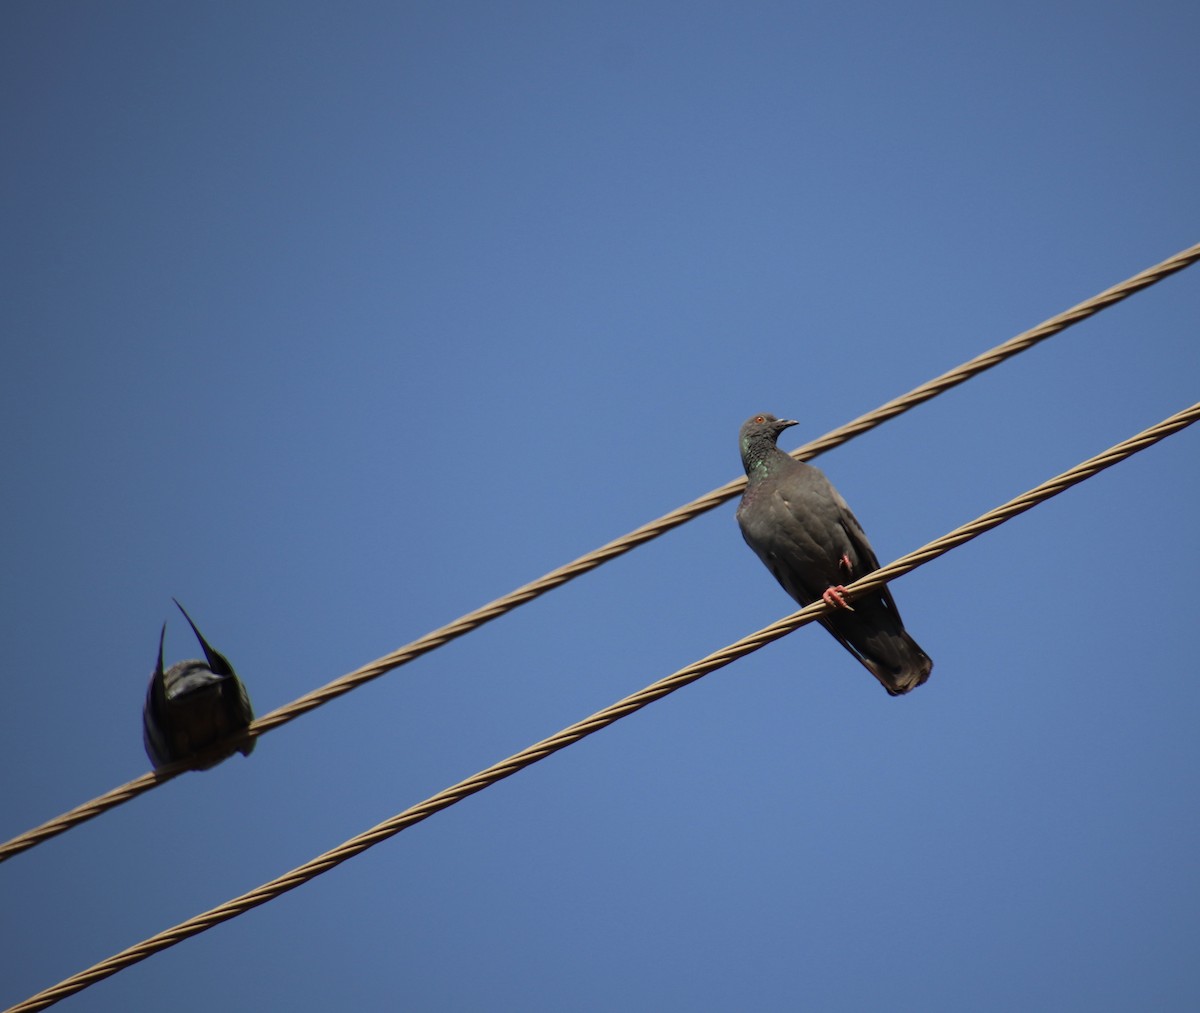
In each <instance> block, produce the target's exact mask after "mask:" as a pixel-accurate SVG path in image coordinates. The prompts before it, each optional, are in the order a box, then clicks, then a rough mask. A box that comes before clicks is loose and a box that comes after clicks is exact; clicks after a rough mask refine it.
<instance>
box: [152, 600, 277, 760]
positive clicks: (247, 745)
mask: <svg viewBox="0 0 1200 1013" xmlns="http://www.w3.org/2000/svg"><path fill="white" fill-rule="evenodd" d="M171 600H172V601H175V599H174V598H172V599H171ZM175 604H176V605H178V606H179V611H180V612H182V613H183V618H184V619H186V620H187V621H188V625H189V626H191V628H192V632H193V633H195V634H196V639H197V640H199V641H200V647H201V648H202V649H203V651H204V658H205V660H204V661H200V660H199V659H192V660H189V661H180V662H178V663H177V664H174V665H172V666H171V667H170V668H168V669H167V670H166V671H165V672H164V671H163V639H164V637H165V636H166V633H167V624H166V623H163V628H162V632H161V633H160V634H159V637H158V664H157V666H156V667H155V669H154V674H153V675H152V676H151V677H150V687H149V689H147V690H146V706H145V708H144V709H143V711H142V739H143V741H144V742H145V745H146V755H147V756H149V757H150V762H151V763H152V764H154V766H155V767H162V766H165V765H166V764H168V763H173V762H175V761H176V760H184V759H189V758H191V757H196V756H200V757H202V759H201V761H200V762H198V763H197V764H196V765H195V766H196V769H198V770H207V769H208V768H209V767H212V766H215V765H216V764H218V763H220V762H221V761H222V760H224V759H226V758H227V757H229V756H232V755H233V753H234V752H236V751H238V750H240V751H241V753H242V755H243V756H249V755H250V753H251V752H252V751H253V749H254V739H244V740H241V741H239V739H238V737H237V733H238V732H240V731H242V730H243V729H244V728H245V727H246V726H247V725H248V724H250V722H251V721H253V720H254V709H253V708H252V707H251V706H250V697H249V695H248V694H247V693H246V687H245V686H243V685H242V680H241V679H239V678H238V677H237V673H236V672H235V671H234V670H233V666H232V665H230V664H229V661H228V659H227V658H226V657H225V656H224V655H223V654H221V653H220V652H218V651H215V650H213V648H212V647H211V646H209V643H208V641H207V640H205V639H204V636H203V634H202V633H201V632H200V631H199V630H198V629H197V628H196V624H195V623H194V622H192V617H191V616H189V615H188V614H187V611H186V610H185V609H184V607H183V606H182V605H179V602H177V601H176V602H175ZM229 740H231V741H230V745H229V748H228V749H224V750H219V751H218V750H216V749H215V748H214V747H217V746H218V745H219V744H220V743H221V742H224V741H229Z"/></svg>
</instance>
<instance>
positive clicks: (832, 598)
mask: <svg viewBox="0 0 1200 1013" xmlns="http://www.w3.org/2000/svg"><path fill="white" fill-rule="evenodd" d="M845 593H846V589H845V588H844V587H843V586H842V585H841V584H838V585H836V586H835V587H830V588H826V589H825V593H824V594H822V595H821V597H822V598H824V599H825V604H827V605H832V606H833V607H834V608H835V609H846V611H848V612H853V611H854V606H853V605H851V604H850V603H849V602H848V601H846V599H845V598H843V597H842V596H843V595H844V594H845Z"/></svg>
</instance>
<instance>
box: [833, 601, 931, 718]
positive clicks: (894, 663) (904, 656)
mask: <svg viewBox="0 0 1200 1013" xmlns="http://www.w3.org/2000/svg"><path fill="white" fill-rule="evenodd" d="M889 606H890V607H889ZM821 624H822V625H823V626H824V627H825V629H827V630H828V631H829V632H830V633H832V634H833V635H834V636H835V637H836V638H837V639H838V642H839V643H841V645H842V646H843V647H844V648H846V650H847V651H849V652H850V653H851V654H853V655H854V656H855V657H856V658H857V659H858V660H859V661H861V662H862V664H863V667H865V668H866V669H867V671H869V672H870V673H871V674H872V675H873V676H875V678H876V679H878V680H879V683H880V685H882V686H883V688H884V689H886V690H887V691H888V693H889V694H890V695H892V696H900V695H901V694H903V693H907V692H908V691H909V690H912V689H916V688H917V687H918V686H920V685H921V684H922V683H923V682H924V681H925V680H926V679H928V678H929V673H930V672H931V671H933V662H932V661H931V660H930V658H929V655H928V654H926V653H925V652H924V651H922V650H921V648H920V647H919V646H917V642H916V641H915V640H913V638H912V637H910V636H909V635H908V632H907V631H906V630H905V629H904V625H903V624H902V623H901V621H900V615H899V613H898V612H897V611H896V609H895V605H894V604H891V603H890V602H889V603H885V602H884V601H883V600H882V599H881V598H869V597H868V598H866V599H863V598H859V599H858V600H857V601H855V602H854V611H853V612H850V611H845V612H842V611H838V612H836V613H834V614H832V615H829V616H826V617H825V618H824V619H822V620H821Z"/></svg>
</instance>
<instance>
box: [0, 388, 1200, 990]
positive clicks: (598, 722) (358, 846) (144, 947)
mask: <svg viewBox="0 0 1200 1013" xmlns="http://www.w3.org/2000/svg"><path fill="white" fill-rule="evenodd" d="M1197 419H1200V402H1198V403H1196V404H1194V405H1192V406H1191V407H1190V408H1187V409H1184V410H1183V411H1181V412H1179V413H1177V414H1175V415H1172V416H1171V417H1170V418H1169V419H1166V420H1165V421H1163V422H1160V423H1159V424H1158V425H1156V426H1152V427H1151V428H1149V429H1146V430H1144V431H1143V432H1141V433H1138V435H1137V436H1134V437H1131V438H1130V439H1128V440H1125V441H1124V442H1122V443H1118V444H1117V445H1116V446H1115V447H1111V448H1110V449H1108V450H1106V451H1104V452H1103V453H1102V454H1097V455H1096V456H1095V457H1092V458H1090V459H1089V460H1087V461H1084V462H1083V463H1082V464H1079V465H1076V466H1075V467H1074V468H1071V469H1070V470H1069V471H1065V472H1063V473H1062V474H1061V475H1058V476H1056V477H1054V478H1052V479H1050V480H1049V481H1047V482H1043V483H1042V484H1041V485H1039V486H1037V487H1036V488H1034V489H1030V490H1029V491H1028V492H1026V493H1024V494H1023V495H1021V496H1018V497H1016V498H1015V499H1012V500H1009V501H1008V502H1007V503H1005V504H1003V505H1002V506H998V507H996V508H995V509H994V510H989V511H988V512H987V513H985V514H983V515H982V516H981V517H978V518H976V519H975V520H973V521H971V522H970V523H968V524H964V525H962V526H961V527H959V528H956V529H955V530H954V531H951V532H950V533H949V534H946V535H943V536H942V537H941V538H938V539H935V540H934V541H932V542H929V543H928V544H927V545H924V546H922V547H921V548H919V549H917V550H916V551H914V552H910V553H908V554H907V555H905V556H901V557H900V558H899V559H897V560H896V561H895V562H893V563H889V564H888V565H887V566H885V567H882V568H881V569H879V570H876V571H874V572H873V573H870V574H868V575H867V576H865V577H862V578H861V579H859V580H856V581H855V582H854V583H852V584H850V585H848V586H847V587H846V597H847V598H850V599H853V598H856V597H858V596H859V595H861V594H863V593H864V592H867V591H870V590H873V589H875V588H877V587H880V586H881V585H883V584H884V583H886V582H887V581H888V580H894V579H895V578H897V577H901V576H903V575H904V574H906V573H909V572H911V571H912V570H915V569H916V568H917V567H918V566H922V565H924V564H925V563H927V562H929V561H930V560H932V559H936V558H937V557H938V556H941V555H944V554H945V553H947V552H949V551H950V550H951V549H953V548H956V547H957V546H959V545H962V544H963V543H964V542H969V541H970V540H971V539H973V538H977V537H978V536H979V535H981V534H983V533H984V532H985V531H990V530H991V529H992V528H994V527H997V526H998V525H1000V524H1003V523H1004V522H1005V521H1007V520H1009V519H1011V518H1013V517H1015V516H1017V515H1018V514H1021V513H1024V512H1025V511H1026V510H1029V509H1031V508H1032V507H1035V506H1037V504H1039V503H1042V502H1044V501H1045V500H1047V499H1050V498H1051V497H1052V496H1057V495H1058V494H1059V493H1060V492H1063V491H1064V490H1065V489H1069V488H1070V487H1071V486H1073V485H1077V484H1079V483H1080V482H1083V481H1085V480H1086V479H1089V478H1091V477H1092V476H1093V475H1095V474H1097V473H1098V472H1101V471H1103V470H1104V469H1105V468H1110V467H1112V466H1113V465H1114V464H1117V463H1118V462H1120V461H1123V460H1125V458H1127V457H1131V456H1132V455H1133V454H1136V453H1137V452H1138V451H1140V450H1144V449H1145V448H1146V447H1149V446H1151V445H1152V444H1154V443H1157V442H1158V441H1159V440H1162V439H1164V438H1165V437H1167V436H1170V435H1171V434H1172V433H1175V432H1178V431H1179V430H1180V429H1184V428H1186V427H1187V426H1190V425H1191V424H1192V423H1193V422H1195V421H1197ZM829 611H831V609H830V606H829V605H827V604H826V603H825V602H824V601H817V602H814V603H813V604H811V605H807V606H805V607H804V608H802V609H800V610H799V611H798V612H794V613H792V614H791V615H789V616H785V617H784V618H783V619H780V620H778V621H777V622H774V623H772V624H771V625H770V626H767V627H765V628H763V629H761V630H759V631H758V632H756V633H752V634H750V635H749V636H747V637H743V638H742V639H741V640H738V641H736V642H734V643H732V644H730V645H729V646H727V647H725V648H722V649H721V650H719V651H717V652H715V653H713V654H710V655H708V656H707V657H705V658H701V659H700V660H699V661H697V662H694V663H693V664H691V665H688V666H687V667H686V668H681V669H680V670H679V671H677V672H675V673H673V674H672V675H668V676H666V677H664V678H662V679H659V680H658V682H655V683H651V684H650V685H649V686H646V687H645V688H644V689H641V690H639V691H638V692H636V693H633V694H632V695H630V696H627V697H625V698H624V699H623V700H619V701H617V702H616V703H615V704H612V705H611V706H609V707H605V708H604V709H603V710H600V711H597V712H596V713H595V714H593V715H591V717H587V718H584V719H583V720H582V721H577V722H576V723H575V724H573V725H570V726H569V727H567V728H564V729H563V730H562V731H560V732H558V733H557V734H555V735H551V736H550V737H549V738H546V739H542V741H541V742H536V743H534V744H533V745H532V746H528V747H527V748H525V749H522V750H521V751H520V752H519V753H514V754H513V755H512V756H510V757H508V759H506V760H501V761H500V762H499V763H494V764H492V766H490V767H488V768H487V769H485V770H481V771H480V772H479V773H477V774H475V775H474V776H472V777H468V778H467V779H466V780H464V781H459V782H458V784H455V785H452V786H451V787H449V788H446V789H444V790H443V791H440V792H438V793H437V794H436V795H433V796H432V797H430V798H427V799H426V800H425V801H424V802H421V803H418V804H417V805H415V806H412V807H411V808H409V809H405V810H404V812H402V813H399V814H397V815H396V816H393V817H392V818H391V819H389V820H386V821H384V822H383V823H380V824H379V825H378V826H375V827H372V828H371V829H370V830H367V831H366V832H364V833H361V834H359V835H358V836H357V837H352V838H351V839H350V840H348V841H346V842H345V843H344V844H341V845H339V846H338V847H336V848H334V849H333V850H331V851H327V852H325V853H324V854H323V855H318V856H317V857H316V858H314V859H312V860H311V861H309V862H305V863H304V864H303V865H300V866H297V867H296V868H295V869H293V870H292V871H291V872H288V873H285V874H284V875H282V876H280V877H278V878H277V879H273V880H271V881H270V882H269V883H264V884H263V885H262V886H260V887H258V888H256V889H254V890H251V891H250V892H249V893H244V894H242V895H241V896H240V897H235V898H233V899H232V900H229V901H226V902H225V903H224V904H221V905H219V906H218V907H215V908H212V909H211V910H209V911H205V912H204V913H203V914H199V915H196V916H195V917H193V918H189V919H188V920H187V921H185V922H181V923H180V924H178V925H176V926H174V927H173V928H169V929H167V930H166V931H164V932H160V933H158V935H155V936H151V937H150V938H149V939H146V940H144V941H143V942H141V943H138V944H137V945H135V946H131V947H129V948H128V949H125V950H122V951H121V952H120V953H117V954H115V955H114V956H112V957H109V958H108V959H107V960H104V961H101V962H100V963H99V964H96V965H94V966H93V967H90V968H88V969H87V970H85V971H81V972H79V973H78V974H76V975H73V976H72V977H70V978H67V979H65V980H64V981H62V982H60V983H59V984H57V985H54V986H53V987H51V988H48V989H46V990H45V991H43V992H39V993H38V994H37V995H35V996H32V997H31V998H29V999H27V1000H26V1001H25V1002H22V1003H19V1004H18V1005H16V1006H13V1007H11V1008H10V1009H9V1010H8V1011H7V1013H31V1011H33V1010H40V1009H45V1008H46V1007H47V1006H51V1005H53V1004H54V1003H56V1002H58V1001H59V1000H60V999H65V998H66V997H67V996H69V995H74V994H75V993H76V992H79V991H81V990H82V989H84V988H87V987H88V986H89V985H92V984H95V983H96V982H98V981H102V980H103V979H104V978H107V977H109V976H110V975H113V974H116V973H117V972H118V971H120V970H123V969H124V968H126V967H129V966H130V965H132V964H136V963H138V962H139V961H142V960H145V959H146V958H147V957H150V956H152V955H153V954H155V953H157V952H159V951H160V950H165V949H167V948H168V947H171V946H174V945H175V944H176V943H180V942H182V941H183V940H185V939H188V938H190V937H191V936H194V935H198V934H199V933H201V932H204V931H206V930H208V929H210V928H212V927H213V926H215V925H219V924H221V923H222V922H225V921H229V920H230V919H231V918H236V917H237V916H238V915H240V914H244V913H245V912H246V911H249V910H251V909H252V908H255V907H258V906H259V905H260V904H265V903H267V902H268V901H270V900H274V899H275V898H276V897H278V896H280V895H281V894H284V893H287V892H288V891H289V890H294V889H295V888H296V887H298V886H301V885H302V884H304V883H307V882H308V881H309V880H310V879H314V878H316V877H317V876H319V875H321V874H322V873H324V872H328V871H329V870H330V869H332V868H334V867H335V866H337V865H340V864H341V863H342V862H344V861H346V860H347V859H349V858H353V857H354V856H355V855H358V854H361V853H362V852H363V851H366V850H367V849H368V848H370V847H373V846H374V845H376V844H379V843H380V842H382V841H385V840H387V839H388V838H389V837H394V836H395V835H396V834H398V833H400V832H401V831H402V830H405V829H407V828H408V827H411V826H413V825H415V824H417V823H420V822H421V821H422V820H425V819H428V818H429V817H430V816H432V815H433V814H434V813H436V812H439V811H441V810H442V809H446V808H448V807H449V806H452V805H454V804H455V803H456V802H460V801H462V800H463V799H464V798H467V797H468V796H469V795H474V794H475V793H476V792H478V791H482V790H483V789H484V788H487V787H490V786H491V785H493V784H495V783H496V782H498V781H502V780H503V779H504V778H506V777H509V776H510V775H512V774H515V773H517V771H519V770H524V769H525V768H526V767H529V766H532V765H533V764H535V763H537V762H538V761H539V760H544V759H545V758H546V757H547V756H550V755H551V754H553V753H556V752H558V751H559V750H560V749H564V748H565V747H567V746H569V745H571V744H572V743H573V742H578V741H579V740H580V739H582V738H585V737H586V736H588V735H591V734H592V733H593V732H597V731H599V730H600V729H601V728H606V727H608V726H609V725H611V724H613V723H614V722H616V721H619V720H620V719H621V718H623V717H626V716H627V715H629V714H632V713H634V712H635V711H638V710H641V709H642V708H643V707H645V706H646V705H647V704H650V703H653V702H654V701H655V700H659V699H661V698H662V697H664V696H667V695H669V694H671V693H674V692H675V691H676V690H677V689H681V688H683V687H684V686H687V685H688V684H689V683H693V682H695V681H696V680H697V679H700V678H702V677H703V676H705V675H707V674H708V673H710V672H714V671H716V670H717V669H719V668H724V667H725V666H726V665H728V664H730V663H732V662H734V661H736V660H737V659H738V658H741V657H744V656H745V655H747V654H750V653H752V652H754V651H757V650H758V649H759V648H760V647H764V646H766V645H767V644H769V643H771V642H772V641H775V640H779V639H780V638H781V637H784V636H786V635H787V634H789V633H791V632H793V631H794V630H797V629H799V628H800V627H801V626H805V625H807V624H808V623H811V622H813V621H814V620H816V619H819V618H820V617H821V616H822V615H824V614H825V613H826V612H829Z"/></svg>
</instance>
